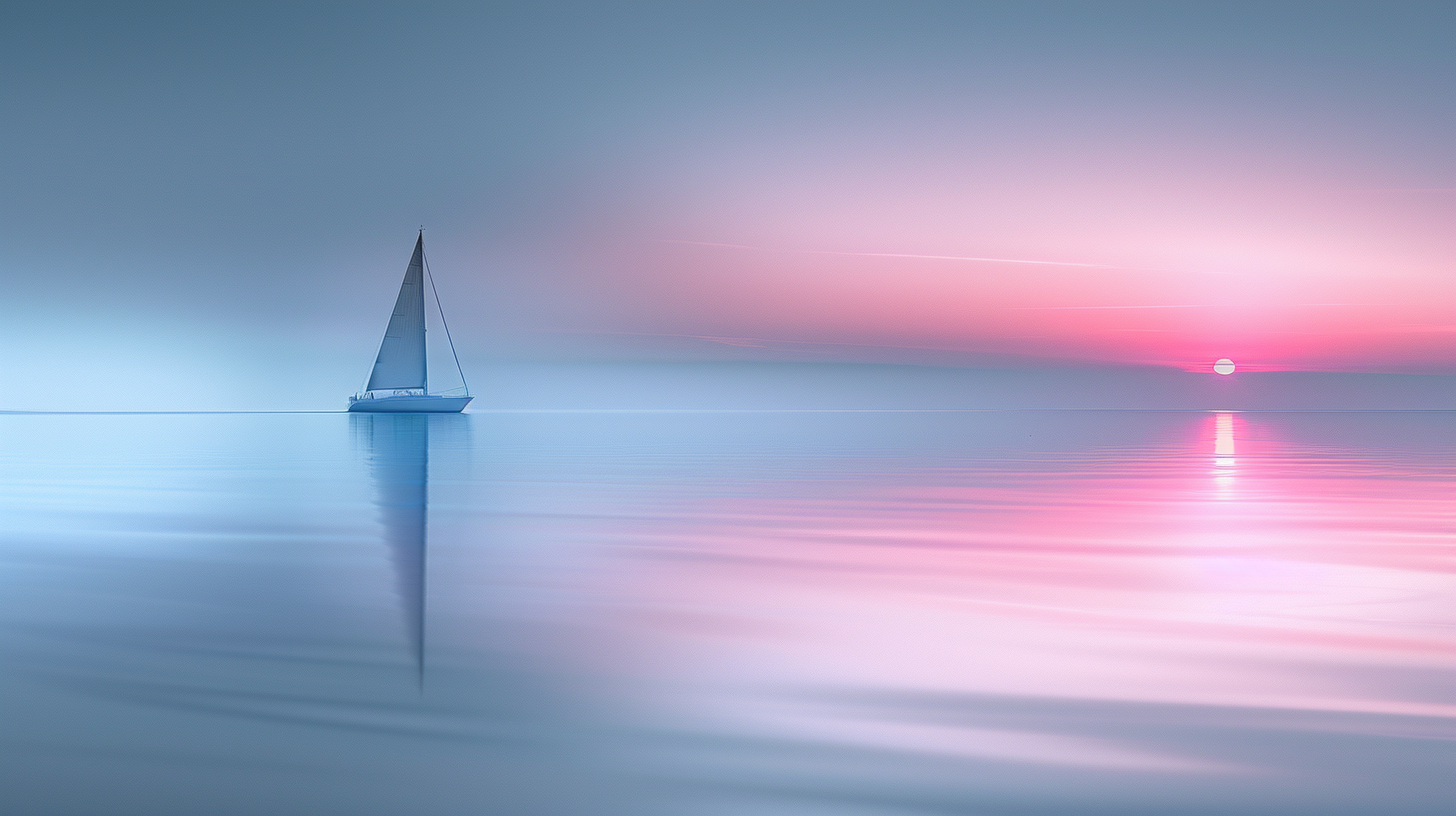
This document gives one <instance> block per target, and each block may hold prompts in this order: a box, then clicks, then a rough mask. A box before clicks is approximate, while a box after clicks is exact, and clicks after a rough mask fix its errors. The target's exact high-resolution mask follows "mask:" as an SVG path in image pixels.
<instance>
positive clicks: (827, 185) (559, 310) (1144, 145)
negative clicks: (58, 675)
mask: <svg viewBox="0 0 1456 816" xmlns="http://www.w3.org/2000/svg"><path fill="white" fill-rule="evenodd" d="M6 20H7V23H6V28H7V30H8V31H9V32H10V35H11V36H10V37H9V38H8V43H7V47H6V49H5V50H4V51H3V53H0V62H3V66H0V71H3V75H4V76H5V77H6V80H5V82H4V83H3V85H0V116H3V119H4V121H5V122H7V123H8V124H7V126H6V127H5V128H4V129H3V130H0V155H3V156H4V157H5V158H4V162H3V164H0V180H3V188H4V189H5V190H6V192H7V195H6V196H5V197H4V200H3V203H0V207H3V213H0V247H3V249H4V253H3V256H0V274H3V275H4V277H5V281H6V286H7V289H8V292H9V297H7V298H6V299H5V301H4V304H3V305H0V310H3V311H0V316H3V329H0V331H3V337H0V341H3V346H4V348H5V349H6V352H5V354H4V357H3V358H0V366H3V367H0V388H3V389H4V391H3V393H5V394H7V397H6V399H5V402H7V403H9V405H7V406H6V407H75V408H84V407H112V406H121V405H125V406H127V407H135V406H139V405H147V406H150V407H164V406H165V405H173V404H176V405H182V404H183V403H185V407H231V406H239V407H240V406H243V405H247V406H250V407H256V406H261V405H264V404H276V403H273V402H269V400H272V399H274V397H273V396H271V395H280V396H279V397H278V399H285V397H283V396H281V395H286V402H287V405H288V406H290V407H334V403H335V402H336V401H337V400H339V399H342V395H343V394H347V393H349V392H350V391H352V390H353V389H354V388H355V387H357V385H358V381H359V380H361V379H362V377H363V375H364V370H363V369H364V368H365V367H366V366H367V364H368V362H369V360H370V359H371V358H372V354H373V347H374V345H375V344H376V343H377V340H378V335H379V332H380V331H381V330H382V325H383V322H384V317H385V314H386V312H387V309H388V304H389V302H390V300H391V299H392V297H393V289H394V287H395V286H396V285H397V281H398V278H399V276H400V274H401V273H402V271H403V267H404V264H405V261H406V260H407V259H408V254H409V249H410V245H411V241H412V238H413V234H414V231H415V229H417V228H418V227H419V226H420V225H421V224H423V225H425V226H426V227H427V233H426V236H427V243H428V246H429V248H430V255H431V260H432V264H433V266H434V268H435V271H436V273H437V275H438V278H439V283H440V285H441V287H442V290H443V291H444V293H445V295H446V297H447V300H448V302H447V308H448V311H449V314H450V317H451V320H452V328H454V329H455V332H456V337H457V340H459V341H460V345H461V351H462V357H463V359H464V360H465V361H466V363H467V367H475V368H477V369H484V368H486V367H489V366H490V365H492V364H493V362H494V361H510V360H520V359H580V358H587V359H603V358H608V359H661V358H671V359H683V358H688V359H693V358H703V359H715V358H720V357H725V356H726V357H731V358H734V359H761V360H781V359H808V360H829V361H841V362H855V361H863V360H868V361H884V360H886V359H888V360H891V361H895V360H900V361H904V362H923V361H925V360H927V359H932V360H933V361H934V362H936V363H939V364H944V363H946V362H951V363H954V364H963V365H972V366H974V365H997V366H1013V367H1018V366H1019V367H1037V366H1046V365H1048V364H1049V363H1048V361H1055V362H1056V364H1057V365H1066V364H1069V363H1070V364H1074V365H1080V364H1086V365H1094V366H1106V365H1133V366H1137V365H1157V366H1164V367H1172V368H1182V369H1190V367H1196V366H1199V365H1203V363H1204V361H1205V358H1208V360H1207V361H1209V362H1211V360H1212V359H1214V358H1216V357H1219V356H1238V357H1239V358H1240V362H1241V363H1243V362H1245V361H1247V363H1248V365H1249V366H1251V367H1252V368H1254V369H1262V370H1268V371H1281V370H1319V371H1392V372H1407V371H1422V372H1436V373H1450V367H1451V353H1452V350H1453V347H1452V343H1453V338H1456V315H1453V312H1452V309H1453V308H1456V305H1453V304H1456V290H1453V286H1456V275H1453V274H1452V271H1453V259H1456V247H1453V244H1452V239H1451V238H1450V232H1451V231H1450V230H1449V225H1450V219H1451V217H1452V215H1453V214H1456V196H1453V191H1456V156H1453V151H1452V150H1451V149H1450V145H1451V144H1456V105H1453V104H1452V103H1453V102H1456V100H1453V99H1452V96H1453V93H1456V91H1453V88H1456V57H1453V56H1452V52H1451V49H1450V48H1449V42H1450V35H1451V34H1452V33H1453V32H1456V25H1453V24H1456V11H1453V9H1452V7H1451V6H1449V5H1448V4H1439V3H1432V4H1398V5H1396V6H1394V7H1392V6H1389V5H1382V4H1329V3H1320V4H1279V5H1277V6H1275V7H1269V6H1267V5H1265V4H1219V5H1218V6H1217V7H1200V8H1185V7H1183V5H1182V4H1177V7H1176V8H1170V7H1169V4H1161V3H1149V4H1084V3H1072V4H1025V3H1008V4H960V3H948V4H937V3H924V4H911V5H908V6H906V5H904V4H889V3H884V4H844V3H832V4H787V5H785V4H768V3H765V4H744V3H729V4H672V3H668V4H611V5H602V4H580V5H574V4H528V5H522V4H429V5H426V6H424V7H420V6H416V5H403V4H400V5H382V4H367V5H361V4H303V5H301V6H295V5H290V4H258V3H249V4H239V5H236V6H232V7H219V6H213V5H195V4H185V3H176V4H146V3H139V4H106V3H97V4H65V3H59V4H50V3H48V4H31V5H25V6H19V5H16V6H12V7H11V8H9V9H7V11H6ZM721 245H728V246H721ZM937 259H939V260H937ZM947 259H949V260H947ZM966 259H972V260H966ZM987 259H990V260H987ZM1012 262H1014V263H1016V264H1021V265H1020V266H1013V265H1009V264H1011V263H1012ZM1027 262H1032V263H1031V264H1029V265H1028V263H1027ZM1169 309H1177V310H1187V309H1197V310H1200V311H1196V312H1188V311H1168V310H1169ZM39 394H46V395H49V396H47V397H46V398H45V399H44V400H42V401H40V402H37V401H35V400H36V398H37V395H39ZM60 394H64V395H66V396H64V397H58V396H56V395H60ZM73 395H75V396H73ZM199 395H207V396H205V397H200V396H199ZM335 395H338V397H336V396H335ZM280 407H282V406H280Z"/></svg>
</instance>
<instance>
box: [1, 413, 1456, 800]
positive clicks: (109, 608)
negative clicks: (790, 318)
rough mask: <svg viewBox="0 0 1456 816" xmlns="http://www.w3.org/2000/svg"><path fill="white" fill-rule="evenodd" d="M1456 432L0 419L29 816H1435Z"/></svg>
mask: <svg viewBox="0 0 1456 816" xmlns="http://www.w3.org/2000/svg"><path fill="white" fill-rule="evenodd" d="M1453 499H1456V415H1453V414H1451V413H1443V412H1405V413H1401V412H1379V413H1373V412H1372V413H1197V412H1167V413H1159V412H1115V411H1106V412H1099V411H1088V412H1076V411H1046V412H1031V411H1027V412H1015V411H1006V412H965V411H944V412H918V411H901V412H869V411H867V412H819V411H806V412H736V413H735V412H676V413H675V412H645V411H644V412H634V411H625V412H598V413H592V412H582V413H572V412H557V413H532V412H519V413H477V414H471V415H463V416H435V417H420V416H394V417H391V416H368V415H343V414H316V415H309V414H293V415H97V416H76V415H70V416H61V415H7V416H0V790H3V791H4V794H3V796H4V800H5V802H6V806H5V812H6V813H15V814H20V815H21V816H30V815H31V814H37V815H39V814H77V813H105V814H149V815H151V816H159V815H161V814H196V813H209V814H256V813H275V814H290V813H299V814H305V813H307V814H334V813H337V814H400V813H410V814H482V813H501V814H537V813H539V814H578V813H579V814H614V813H621V814H659V813H660V814H705V815H713V816H716V815H717V814H768V815H770V816H776V815H777V814H785V815H787V814H795V815H798V814H805V815H810V814H812V815H814V816H817V815H818V814H939V813H946V814H951V813H956V814H959V813H977V814H982V813H984V814H1065V813H1079V814H1085V813H1094V814H1095V813H1109V814H1112V813H1116V814H1140V813H1147V814H1166V813H1180V814H1182V813H1190V814H1192V813H1208V814H1215V813H1217V814H1227V813H1270V814H1273V813H1280V814H1288V813H1320V814H1331V813H1351V814H1354V813H1362V814H1363V813H1374V812H1380V813H1397V814H1404V813H1411V814H1415V813H1422V814H1424V813H1432V814H1435V813H1442V814H1444V813H1449V812H1450V807H1451V803H1452V802H1453V801H1456V778H1453V775H1452V774H1451V773H1450V769H1451V768H1452V767H1456V682H1453V674H1452V670H1453V668H1456V600H1453V598H1456V595H1453V590H1456V580H1453V575H1452V573H1453V569H1456V538H1453V533H1456V510H1453V507H1456V504H1453Z"/></svg>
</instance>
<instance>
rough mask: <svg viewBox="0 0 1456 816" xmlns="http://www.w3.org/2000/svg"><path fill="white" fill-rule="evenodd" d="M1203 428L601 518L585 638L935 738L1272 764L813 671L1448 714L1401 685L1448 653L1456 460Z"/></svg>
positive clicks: (1015, 755) (691, 697)
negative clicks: (1134, 443) (1020, 717)
mask: <svg viewBox="0 0 1456 816" xmlns="http://www.w3.org/2000/svg"><path fill="white" fill-rule="evenodd" d="M1186 428H1187V431H1188V434H1187V435H1186V436H1184V437H1182V438H1176V439H1167V440H1163V441H1162V442H1158V443H1155V444H1149V445H1146V446H1140V447H1133V448H1121V449H1119V448H1109V449H1096V448H1093V449H1089V450H1083V451H1074V452H1069V453H1063V454H1047V455H1045V456H1044V457H1043V458H1041V459H1040V460H1038V459H1037V457H1032V458H1030V459H1022V458H1016V457H1013V458H1004V459H998V458H995V457H988V458H982V459H977V460H972V461H967V462H966V463H965V464H964V466H963V468H960V469H958V470H956V471H939V472H920V473H913V474H906V473H889V472H886V473H882V474H873V473H869V472H863V473H860V474H859V475H854V476H846V477H844V478H842V479H831V480H828V481H818V482H813V483H811V482H806V481H796V482H777V481H774V482H768V483H764V484H762V485H758V486H748V487H746V488H743V487H740V489H739V490H735V491H732V495H723V496H721V497H718V498H708V499H703V500H702V501H700V502H693V503H690V504H681V503H678V502H667V503H666V504H663V505H655V506H651V507H643V508H637V509H636V510H635V511H627V516H625V517H623V516H619V517H618V518H617V519H616V520H615V521H612V522H603V523H605V524H607V525H608V526H609V527H611V528H612V531H611V532H610V533H609V534H607V537H608V539H609V540H612V541H616V542H619V544H618V545H617V547H616V549H615V554H614V555H613V556H612V557H611V560H612V561H613V562H615V563H614V565H613V566H612V567H611V568H610V569H609V570H607V572H608V573H609V574H612V575H615V576H617V577H618V581H619V582H620V583H619V584H617V585H615V586H607V587H602V586H597V587H594V588H592V589H590V590H586V591H585V594H588V595H592V594H595V595H596V597H598V598H599V599H600V600H601V603H602V604H603V606H602V607H601V608H600V609H599V610H598V614H599V616H598V617H595V619H594V620H593V621H592V623H591V624H590V625H589V627H588V628H589V630H590V631H592V632H593V633H594V634H593V635H591V636H590V637H591V639H592V641H593V644H594V645H593V649H592V651H593V652H594V653H598V654H603V655H611V657H610V658H606V660H607V664H608V665H607V666H606V667H599V668H602V669H603V670H604V671H606V672H607V673H616V674H620V675H621V676H623V677H624V678H631V681H630V682H631V683H633V684H634V685H637V684H640V685H641V687H644V688H651V689H652V691H651V692H648V693H649V694H658V695H660V696H659V700H658V702H659V703H660V702H661V699H662V698H663V697H666V698H671V699H675V700H677V701H678V703H679V704H680V705H681V706H682V708H681V711H680V712H679V713H680V715H681V716H683V717H687V718H689V719H703V718H706V719H708V720H711V721H713V722H714V723H715V727H717V728H727V729H729V730H737V731H739V732H742V733H745V734H773V735H776V736H780V737H786V736H787V737H797V738H802V739H811V740H828V741H830V742H838V743H841V744H844V745H865V746H871V745H874V746H879V747H882V748H884V747H890V748H895V749H897V750H906V751H912V752H922V753H929V754H937V755H954V756H960V757H970V758H983V759H986V758H989V759H998V760H1004V761H1015V762H1025V763H1033V764H1047V765H1061V766H1068V767H1086V768H1121V769H1125V770H1141V771H1148V772H1177V773H1197V774H1205V773H1217V774H1225V773H1256V770H1255V769H1254V768H1253V767H1251V766H1246V765H1243V764H1241V763H1240V762H1238V761H1235V760H1231V759H1229V758H1227V757H1225V758H1221V759H1220V758H1215V757H1212V756H1207V755H1203V754H1201V753H1200V751H1199V749H1198V746H1196V745H1194V746H1187V745H1185V746H1183V748H1182V749H1179V750H1171V749H1170V750H1166V751H1157V750H1152V749H1150V748H1148V747H1147V746H1146V745H1138V744H1135V743H1132V742H1123V741H1120V740H1119V739H1117V738H1116V737H1115V735H1106V736H1096V737H1091V736H1088V735H1086V734H1081V735H1077V734H1074V733H1070V732H1067V733H1063V732H1061V731H1060V730H1059V728H1060V726H1058V725H1057V724H1056V723H1055V722H1048V723H1047V724H1046V725H1045V728H1044V729H1041V730H1025V729H1020V730H1018V729H1006V728H994V727H973V724H962V725H957V724H955V723H953V722H944V721H939V720H934V719H929V720H917V719H914V718H911V719H909V720H906V719H903V718H896V717H893V716H890V715H884V716H881V715H879V714H875V713H873V712H867V711H865V710H860V709H857V708H855V707H854V705H851V704H850V703H844V704H843V705H837V704H834V703H832V702H825V701H824V700H823V699H820V698H818V697H815V696H814V695H810V696H809V697H805V696H804V694H805V693H806V691H805V690H814V691H815V693H816V694H821V695H822V694H831V696H832V693H833V692H834V691H835V690H837V691H839V692H844V693H846V694H851V695H852V694H853V693H857V692H862V691H865V690H880V691H887V690H897V691H898V692H905V693H908V692H915V693H924V694H942V695H946V694H955V695H971V696H975V697H987V696H989V697H991V698H1004V699H1007V700H1010V699H1013V698H1015V699H1039V700H1045V701H1048V702H1051V701H1067V700H1082V701H1099V702H1102V703H1119V704H1121V703H1128V704H1132V703H1136V704H1156V705H1164V706H1181V707H1193V709H1197V710H1207V711H1214V710H1230V711H1240V712H1244V714H1243V715H1240V716H1244V717H1254V718H1255V719H1257V718H1260V717H1276V718H1277V717H1280V716H1285V715H1287V714H1289V713H1290V712H1304V713H1305V714H1308V715H1320V716H1343V715H1361V716H1363V715H1372V716H1373V715H1380V716H1384V717H1390V716H1394V717H1396V718H1397V719H1400V718H1405V719H1403V720H1401V721H1402V722H1406V723H1407V724H1408V728H1409V729H1414V730H1415V731H1419V730H1420V729H1423V728H1432V727H1434V728H1437V729H1438V730H1440V731H1442V732H1443V733H1446V734H1447V735H1448V736H1449V735H1451V734H1456V700H1452V699H1450V696H1449V695H1445V696H1436V697H1431V696H1428V695H1423V694H1411V693H1410V692H1409V691H1408V690H1407V689H1404V688H1403V687H1402V686H1401V685H1400V683H1398V682H1389V683H1387V682H1385V681H1384V680H1382V677H1384V676H1385V675H1386V674H1387V673H1388V674H1389V675H1390V676H1391V677H1395V676H1398V675H1400V674H1401V673H1402V672H1416V673H1423V672H1431V673H1445V672H1450V671H1452V670H1456V629H1453V624H1456V620H1453V618H1452V611H1451V604H1450V600H1449V599H1450V598H1451V597H1453V596H1456V572H1453V570H1452V568H1451V564H1452V562H1451V541H1452V534H1453V532H1456V514H1453V511H1452V504H1451V503H1450V499H1451V495H1452V494H1451V490H1452V486H1451V473H1450V468H1449V463H1448V462H1442V461H1439V459H1438V458H1428V459H1426V460H1420V459H1417V460H1415V461H1398V460H1383V459H1382V458H1381V457H1380V456H1365V455H1358V454H1351V453H1350V452H1348V451H1342V450H1338V449H1330V448H1328V447H1320V446H1309V445H1301V444H1297V443H1295V442H1293V441H1288V440H1284V439H1281V438H1279V436H1278V433H1277V431H1278V428H1279V424H1278V423H1277V422H1270V421H1268V419H1267V418H1266V417H1258V416H1254V417H1252V418H1250V415H1244V414H1235V413H1226V412H1224V413H1214V414H1207V415H1202V416H1200V415H1189V422H1188V424H1187V425H1186ZM634 513H641V516H639V517H634V515H633V514H634ZM634 518H635V520H634ZM665 688H670V689H671V690H672V691H671V694H669V693H667V692H665V691H664V689H665ZM1260 712H1263V713H1262V714H1261V713H1260ZM1281 712H1283V713H1282V714H1281ZM1433 722H1434V723H1438V724H1439V725H1434V726H1433V725H1431V723H1433ZM1321 727H1324V726H1321ZM1328 727H1331V728H1336V729H1349V728H1355V729H1356V730H1357V731H1358V730H1359V729H1362V728H1366V727H1370V728H1375V727H1376V726H1374V725H1360V724H1358V723H1357V724H1355V725H1351V724H1350V723H1348V722H1343V724H1339V725H1329V726H1328ZM1378 727H1379V728H1392V727H1393V728H1396V730H1397V731H1398V730H1400V729H1401V728H1404V727H1407V726H1400V725H1397V726H1390V725H1389V724H1388V723H1386V724H1381V725H1379V726H1378ZM1185 749H1186V750H1185Z"/></svg>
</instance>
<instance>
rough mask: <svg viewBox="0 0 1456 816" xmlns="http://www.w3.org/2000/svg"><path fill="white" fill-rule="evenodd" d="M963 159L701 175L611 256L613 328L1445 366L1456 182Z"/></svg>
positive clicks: (1455, 350)
mask: <svg viewBox="0 0 1456 816" xmlns="http://www.w3.org/2000/svg"><path fill="white" fill-rule="evenodd" d="M1020 159H1021V160H1022V162H1023V163H1024V164H1028V165H1029V164H1033V163H1035V162H1034V159H1035V157H1033V156H1030V155H1022V156H1020ZM955 160H956V159H955V157H938V158H937V160H936V161H934V162H927V164H941V163H942V162H943V163H944V164H943V166H944V167H945V168H955V169H957V170H958V172H959V174H960V175H962V176H964V178H961V179H927V178H926V177H925V176H926V175H927V174H928V172H929V171H928V170H927V169H926V168H925V167H921V168H920V169H921V170H922V171H924V172H921V173H920V174H918V175H916V174H910V173H905V174H903V175H900V176H896V177H894V178H882V177H872V176H871V177H867V174H866V172H865V171H864V170H863V169H862V168H858V167H853V166H849V167H845V168H843V169H842V170H839V171H836V172H831V171H829V170H824V171H823V173H822V174H819V175H815V174H814V173H812V172H810V171H807V170H804V169H803V168H795V167H792V166H790V165H788V164H785V165H783V166H781V167H777V168H774V167H765V166H758V167H756V168H754V170H753V172H752V174H751V175H746V176H745V178H754V179H756V180H757V182H758V183H759V184H763V185H764V186H761V187H755V186H754V185H753V184H752V183H750V182H748V181H743V180H738V181H733V180H727V179H722V178H719V177H717V176H715V175H709V177H708V178H706V179H704V180H703V183H704V187H705V189H704V191H703V192H702V195H703V198H704V199H705V200H710V201H713V202H714V203H712V204H705V205H704V206H705V208H706V209H705V211H704V212H699V213H691V212H689V213H678V214H676V215H675V216H670V217H665V218H664V217H663V213H662V212H661V211H656V212H654V216H656V217H655V218H644V219H643V220H642V221H640V222H638V223H636V224H632V225H630V228H629V230H628V234H631V235H633V236H634V237H633V238H632V239H631V240H629V241H626V242H624V243H620V244H617V245H616V246H615V247H614V248H613V252H614V253H618V254H617V256H616V258H615V259H614V261H613V263H614V264H615V269H616V272H617V274H618V275H619V276H620V277H614V279H615V280H616V281H617V282H618V283H620V284H623V285H624V286H625V289H624V290H623V291H621V292H619V293H618V294H617V296H616V297H615V298H613V300H614V301H615V302H616V304H617V307H618V308H619V309H621V310H622V311H621V312H620V313H617V314H619V315H620V316H621V318H622V320H621V322H620V323H619V324H618V327H620V328H626V329H627V330H632V331H642V332H660V333H664V334H683V335H697V336H703V335H706V336H719V337H731V338H739V339H741V340H743V341H753V340H757V341H762V342H764V343H767V344H772V343H774V342H798V343H822V344H831V345H832V344H854V345H865V346H901V347H907V348H932V349H944V350H951V351H963V352H966V353H968V354H972V355H974V354H978V353H991V354H1010V355H1020V356H1025V357H1027V358H1038V357H1040V358H1060V359H1070V360H1084V361H1100V362H1113V363H1130V364H1154V365H1166V366H1175V367H1179V368H1183V369H1185V370H1209V368H1210V367H1211V365H1212V364H1213V362H1214V361H1215V360H1217V359H1219V358H1222V357H1229V358H1231V359H1233V360H1234V361H1235V362H1236V363H1237V364H1238V367H1239V370H1240V371H1269V370H1286V369H1306V370H1337V371H1338V370H1354V371H1359V370H1392V369H1394V370H1400V369H1409V370H1435V371H1448V370H1450V368H1451V365H1452V363H1453V361H1456V238H1453V236H1456V230H1452V229H1450V226H1451V225H1452V224H1456V189H1453V190H1396V189H1370V188H1366V189H1359V188H1355V187H1351V186H1343V187H1337V186H1335V185H1334V183H1333V182H1332V181H1331V180H1328V179H1304V180H1294V179H1288V178H1272V179H1265V178H1262V177H1260V175H1259V173H1258V172H1257V171H1256V172H1252V173H1246V174H1245V177H1244V178H1242V179H1239V178H1237V174H1236V172H1235V170H1236V168H1223V167H1218V166H1207V163H1206V162H1205V166H1203V167H1202V168H1201V169H1199V170H1198V171H1196V172H1190V173H1186V174H1184V175H1182V176H1179V177H1176V178H1162V177H1159V176H1158V175H1157V174H1156V173H1147V172H1144V173H1143V174H1142V175H1137V174H1135V173H1132V172H1131V169H1132V167H1133V166H1134V164H1135V163H1134V162H1132V161H1131V159H1129V158H1127V157H1122V160H1121V161H1120V162H1119V164H1121V165H1123V166H1124V167H1126V168H1128V170H1129V173H1128V174H1126V175H1119V174H1117V173H1113V172H1107V173H1102V174H1093V175H1087V174H1084V175H1082V176H1075V175H1067V176H1062V177H1050V178H1037V177H1032V178H1021V177H1018V176H1016V174H1014V173H998V174H991V175H990V177H985V174H981V173H971V172H967V171H965V170H964V169H962V168H956V165H955ZM1084 160H1085V161H1086V162H1087V163H1089V164H1091V163H1096V161H1097V157H1095V156H1089V157H1084ZM821 169H822V168H821ZM775 170H777V171H778V172H774V171H775ZM796 171H797V172H796ZM856 177H858V180H857V181H856V180H855V179H856ZM770 178H773V179H774V182H773V183H772V184H765V183H764V182H765V180H767V179H770ZM715 184H716V186H715ZM652 220H658V221H659V222H660V221H661V220H666V221H667V223H666V224H662V223H659V224H657V225H655V226H654V225H652V224H651V223H650V222H651V221H652ZM654 234H655V236H656V237H650V236H652V235H654Z"/></svg>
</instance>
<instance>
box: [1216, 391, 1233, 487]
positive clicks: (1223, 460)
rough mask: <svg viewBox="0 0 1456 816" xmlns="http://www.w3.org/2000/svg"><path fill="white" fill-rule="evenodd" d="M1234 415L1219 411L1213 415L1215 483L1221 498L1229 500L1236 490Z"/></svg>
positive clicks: (1229, 412) (1230, 412)
mask: <svg viewBox="0 0 1456 816" xmlns="http://www.w3.org/2000/svg"><path fill="white" fill-rule="evenodd" d="M1237 464H1238V461H1237V460H1236V459H1235V458H1234V414H1233V412H1232V411H1219V412H1217V413H1215V414H1214V415H1213V468H1214V470H1213V473H1214V476H1213V483H1214V484H1215V485H1217V486H1218V492H1219V497H1220V498H1228V497H1229V496H1230V495H1231V494H1232V492H1233V488H1234V473H1235V467H1236V466H1237Z"/></svg>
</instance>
